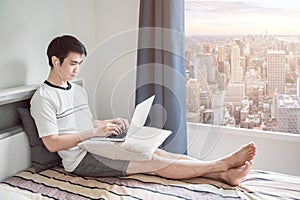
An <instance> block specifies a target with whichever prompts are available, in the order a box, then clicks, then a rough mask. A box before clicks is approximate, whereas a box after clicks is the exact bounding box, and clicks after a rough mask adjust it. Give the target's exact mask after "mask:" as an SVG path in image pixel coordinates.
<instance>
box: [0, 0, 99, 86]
mask: <svg viewBox="0 0 300 200" xmlns="http://www.w3.org/2000/svg"><path fill="white" fill-rule="evenodd" d="M94 5H95V2H94V0H85V1H80V0H64V1H60V0H46V1H39V0H27V1H19V0H2V1H0V25H1V31H0V38H1V45H0V70H1V73H0V89H3V88H9V87H14V86H20V85H27V84H36V83H41V82H42V81H43V80H45V79H46V78H47V75H48V72H49V69H50V67H49V66H48V64H47V57H46V48H47V46H48V44H49V42H50V41H51V39H53V38H54V37H56V36H58V35H62V34H73V35H76V36H77V37H78V38H79V39H80V40H82V41H84V43H85V44H86V46H87V48H92V47H93V46H94V44H95V38H96V33H95V12H96V11H95V9H94Z"/></svg>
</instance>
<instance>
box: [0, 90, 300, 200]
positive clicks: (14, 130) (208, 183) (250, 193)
mask: <svg viewBox="0 0 300 200" xmlns="http://www.w3.org/2000/svg"><path fill="white" fill-rule="evenodd" d="M36 88H37V86H25V87H22V88H13V89H10V90H5V91H0V101H1V103H0V106H1V108H0V111H1V120H0V128H1V134H0V136H1V139H0V157H1V159H2V161H1V164H0V179H1V182H0V199H5V200H9V199H14V200H15V199H30V200H32V199H43V200H47V199H63V200H66V199H76V200H77V199H161V200H162V199H300V177H297V176H291V175H287V174H281V173H275V172H272V171H263V170H252V171H251V172H250V174H249V175H248V176H247V177H246V178H245V179H243V180H242V183H241V184H240V185H239V186H237V187H232V186H230V185H227V184H224V183H222V182H218V181H215V180H210V179H205V178H194V179H187V180H171V179H165V178H162V177H159V176H155V175H147V174H136V175H130V176H126V177H115V178H111V177H105V178H92V177H79V176H76V175H74V174H72V173H68V172H65V171H64V170H63V168H62V167H61V165H59V164H58V165H55V166H52V167H48V168H47V169H45V170H41V171H39V172H36V171H35V170H34V168H33V167H32V165H31V164H32V163H31V156H30V145H29V144H28V138H27V136H26V134H25V133H24V130H23V129H22V127H21V126H20V125H21V122H20V120H19V119H18V115H17V113H16V109H17V108H18V107H20V106H21V107H28V105H29V104H28V103H29V100H30V98H31V96H32V94H33V92H34V91H35V89H36ZM5 131H6V132H5ZM4 132H5V133H4ZM16 146H17V148H16ZM11 158H14V159H11Z"/></svg>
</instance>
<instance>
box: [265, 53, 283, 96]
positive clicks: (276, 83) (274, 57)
mask: <svg viewBox="0 0 300 200" xmlns="http://www.w3.org/2000/svg"><path fill="white" fill-rule="evenodd" d="M284 65H285V60H284V51H274V50H272V51H268V52H267V80H268V84H267V93H268V95H271V96H273V94H274V92H278V93H280V94H285V67H284Z"/></svg>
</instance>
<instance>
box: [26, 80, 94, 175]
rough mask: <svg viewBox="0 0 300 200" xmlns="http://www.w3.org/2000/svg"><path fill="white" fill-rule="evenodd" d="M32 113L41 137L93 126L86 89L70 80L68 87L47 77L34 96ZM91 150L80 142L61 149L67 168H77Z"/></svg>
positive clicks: (70, 132)
mask: <svg viewBox="0 0 300 200" xmlns="http://www.w3.org/2000/svg"><path fill="white" fill-rule="evenodd" d="M30 103H31V109H30V110H31V115H32V117H33V118H34V120H35V123H36V126H37V129H38V133H39V137H40V138H42V137H45V136H49V135H56V134H58V135H61V134H77V133H80V132H83V131H86V130H88V129H91V128H93V123H92V114H91V112H90V109H89V106H88V100H87V94H86V92H85V90H84V89H83V88H82V87H80V86H78V85H76V84H71V83H68V87H67V88H62V87H58V86H55V85H52V84H51V83H49V82H47V81H45V82H44V83H43V84H42V85H41V86H40V87H39V88H38V89H37V91H36V92H35V94H34V95H33V97H32V99H31V102H30ZM86 153H87V151H85V150H83V149H81V148H79V147H78V146H76V147H73V148H70V149H68V150H62V151H58V154H59V155H60V157H61V158H62V164H63V166H64V169H65V170H66V171H68V172H72V171H74V170H75V168H76V167H77V165H78V164H79V163H80V161H81V160H82V159H83V157H84V156H85V154H86Z"/></svg>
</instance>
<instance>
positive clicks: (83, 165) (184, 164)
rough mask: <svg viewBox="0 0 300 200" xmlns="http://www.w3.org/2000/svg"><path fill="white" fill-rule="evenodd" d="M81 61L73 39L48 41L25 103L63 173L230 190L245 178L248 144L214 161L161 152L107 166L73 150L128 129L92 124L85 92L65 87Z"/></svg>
mask: <svg viewBox="0 0 300 200" xmlns="http://www.w3.org/2000/svg"><path fill="white" fill-rule="evenodd" d="M86 55H87V52H86V49H85V47H84V45H83V44H82V43H81V42H80V41H79V40H78V39H76V38H75V37H73V36H69V35H65V36H61V37H57V38H55V39H53V40H52V41H51V42H50V44H49V46H48V49H47V56H48V60H49V65H50V67H51V70H50V73H49V76H48V78H47V80H46V81H45V82H44V83H43V84H42V85H41V86H40V88H39V89H38V90H37V91H36V93H35V94H34V95H33V97H32V100H31V114H32V116H33V118H34V119H35V122H36V125H37V128H38V132H39V136H40V137H41V138H42V140H43V143H44V144H45V146H46V147H47V149H48V150H49V151H51V152H58V154H59V155H60V156H61V158H62V163H63V166H64V169H65V170H66V171H68V172H73V173H74V174H77V175H82V176H124V175H128V174H133V173H155V174H157V175H159V176H162V177H166V178H171V179H186V178H193V177H199V176H202V177H209V178H213V179H216V180H220V181H223V182H226V183H228V184H230V185H238V184H239V183H240V181H241V179H242V178H244V177H245V176H246V175H247V174H248V173H249V171H250V168H251V165H252V160H253V159H254V156H255V154H256V147H255V145H254V144H253V143H249V144H247V145H245V146H243V147H241V148H240V149H238V150H237V151H235V152H233V153H232V154H230V155H227V156H225V157H223V158H220V159H218V160H214V161H200V160H197V159H194V158H191V157H189V156H184V155H177V154H172V153H169V152H166V151H163V150H161V149H157V150H156V151H155V153H154V154H153V157H152V159H151V160H149V161H124V160H111V159H108V158H105V157H101V156H98V155H93V154H91V153H89V152H87V151H85V150H83V149H80V148H79V147H78V146H77V144H78V143H80V142H82V141H84V140H88V139H90V138H92V137H98V136H107V135H110V134H115V135H116V134H120V133H121V129H122V128H124V127H127V126H128V122H127V121H126V120H124V119H110V120H103V121H100V120H93V119H92V115H91V112H90V109H89V107H88V100H87V94H86V92H85V90H84V89H83V88H82V87H80V86H78V85H76V84H72V83H70V82H69V81H71V80H72V79H74V78H75V77H76V76H77V74H78V72H79V68H80V65H81V64H82V62H83V59H84V57H85V56H86Z"/></svg>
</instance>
